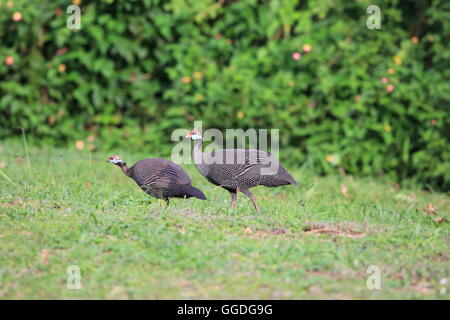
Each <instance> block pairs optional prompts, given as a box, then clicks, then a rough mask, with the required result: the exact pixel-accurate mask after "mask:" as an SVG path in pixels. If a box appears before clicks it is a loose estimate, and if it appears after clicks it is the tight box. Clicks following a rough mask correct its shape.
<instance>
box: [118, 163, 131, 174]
mask: <svg viewBox="0 0 450 320" xmlns="http://www.w3.org/2000/svg"><path fill="white" fill-rule="evenodd" d="M119 167H120V169H122V172H123V173H124V174H125V175H126V176H130V168H128V167H127V164H126V163H125V162H123V163H120V164H119Z"/></svg>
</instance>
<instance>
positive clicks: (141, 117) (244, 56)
mask: <svg viewBox="0 0 450 320" xmlns="http://www.w3.org/2000/svg"><path fill="white" fill-rule="evenodd" d="M73 2H74V3H79V2H82V3H81V10H82V19H81V29H80V30H78V31H71V30H69V29H68V28H67V27H66V19H67V18H68V15H67V14H66V7H67V1H50V0H47V1H39V2H36V1H26V0H23V1H18V0H9V1H0V4H1V5H2V8H0V39H1V43H2V45H1V48H0V58H1V65H0V136H1V137H3V138H5V137H8V136H12V135H15V134H18V133H19V132H20V128H24V129H25V130H26V131H27V132H28V133H31V134H32V135H33V136H34V137H35V138H36V139H38V141H40V142H41V143H50V142H52V143H58V144H65V143H71V144H72V143H73V142H74V141H75V140H79V139H82V140H88V141H87V145H89V144H91V145H92V148H93V146H97V148H99V147H101V148H102V149H113V148H115V147H118V146H121V145H123V144H128V147H129V148H130V149H138V148H139V149H142V148H148V150H155V149H156V150H158V151H159V153H161V154H162V155H168V154H170V148H171V146H172V144H171V142H170V133H171V131H172V130H173V129H175V128H179V127H185V128H189V127H190V126H191V125H192V121H193V120H194V119H197V120H203V122H204V124H205V126H207V127H216V128H219V129H225V128H232V127H240V128H244V129H245V128H279V129H281V131H280V136H281V137H282V141H281V143H282V149H281V151H282V152H281V158H282V159H283V160H285V161H288V164H289V165H298V166H300V165H303V164H307V165H309V166H311V167H312V168H313V169H314V170H316V172H318V173H332V172H334V171H336V170H338V169H339V168H341V170H342V169H345V170H346V171H347V172H350V173H358V174H363V175H374V174H385V175H388V176H390V177H393V178H396V179H407V178H412V179H413V180H416V181H419V182H421V183H424V184H429V185H430V186H431V187H437V188H440V189H441V190H448V189H449V186H450V174H449V172H450V148H449V144H448V142H449V141H448V140H449V136H450V134H449V128H450V126H449V124H450V123H449V100H450V99H449V98H450V85H449V84H450V82H449V77H450V68H449V67H450V50H449V49H448V46H446V43H448V41H449V40H450V3H449V2H445V1H415V2H405V1H398V0H390V1H382V2H381V1H378V5H379V6H380V8H381V14H382V24H381V30H369V29H368V28H367V27H366V20H367V18H368V16H369V15H368V14H367V13H366V8H367V7H368V6H369V5H370V4H372V2H373V1H323V0H310V1H294V0H283V1H281V0H278V1H277V0H273V1H257V0H248V1H235V0H220V1H213V0H205V1H198V0H184V1H183V0H172V1H157V0H154V1H151V0H146V1H145V0H143V1H114V0H108V1H105V0H103V1H81V0H78V1H76V0H74V1H73ZM375 2H377V1H375ZM15 12H20V19H18V17H19V16H18V15H17V14H16V15H15V16H14V17H13V15H14V13H15ZM14 19H15V20H18V21H14ZM94 139H95V140H94Z"/></svg>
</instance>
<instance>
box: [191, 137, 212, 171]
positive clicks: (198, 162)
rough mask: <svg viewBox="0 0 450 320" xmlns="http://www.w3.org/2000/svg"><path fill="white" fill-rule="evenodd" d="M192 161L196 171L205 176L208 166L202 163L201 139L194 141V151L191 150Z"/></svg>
mask: <svg viewBox="0 0 450 320" xmlns="http://www.w3.org/2000/svg"><path fill="white" fill-rule="evenodd" d="M192 159H193V160H194V164H195V167H196V168H197V169H198V171H200V173H201V174H202V175H203V176H206V175H207V171H208V166H207V165H206V164H205V163H204V159H203V152H202V140H201V139H198V140H195V141H194V149H192Z"/></svg>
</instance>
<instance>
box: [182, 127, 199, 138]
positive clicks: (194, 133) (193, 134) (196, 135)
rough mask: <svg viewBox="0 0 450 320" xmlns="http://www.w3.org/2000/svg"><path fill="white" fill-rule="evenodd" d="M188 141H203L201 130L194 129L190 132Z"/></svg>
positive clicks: (187, 135) (187, 134)
mask: <svg viewBox="0 0 450 320" xmlns="http://www.w3.org/2000/svg"><path fill="white" fill-rule="evenodd" d="M185 137H186V138H187V139H192V140H201V139H202V133H201V132H200V129H198V128H194V129H192V130H191V131H188V132H187V133H186V136H185Z"/></svg>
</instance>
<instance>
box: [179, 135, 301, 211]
mask: <svg viewBox="0 0 450 320" xmlns="http://www.w3.org/2000/svg"><path fill="white" fill-rule="evenodd" d="M186 137H187V138H191V139H193V140H194V149H193V151H192V157H193V160H194V163H195V166H196V167H197V169H198V170H199V171H200V173H201V174H202V175H203V176H204V177H205V178H206V179H207V180H208V181H209V182H211V183H213V184H215V185H218V186H220V187H222V188H224V189H226V190H228V191H229V192H230V194H231V198H232V204H231V207H232V208H233V207H234V206H235V205H236V202H237V192H238V191H241V192H242V193H244V194H245V195H246V196H248V197H249V198H250V199H251V200H252V202H253V204H254V206H255V209H256V211H257V212H259V209H258V206H257V204H256V201H255V198H254V196H253V194H252V193H251V192H250V190H249V189H250V188H252V187H255V186H259V185H262V186H266V187H277V186H282V185H289V184H292V185H296V186H297V185H298V183H297V181H295V179H294V178H293V177H292V176H291V175H290V174H289V172H287V170H286V169H285V168H284V167H283V166H282V165H281V163H280V162H279V161H278V159H277V158H276V157H275V156H274V155H272V154H271V153H270V152H265V151H262V150H254V149H224V150H218V151H213V152H206V153H204V152H202V139H201V133H200V131H199V130H198V129H193V130H191V131H189V132H188V133H187V135H186Z"/></svg>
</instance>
